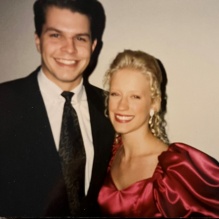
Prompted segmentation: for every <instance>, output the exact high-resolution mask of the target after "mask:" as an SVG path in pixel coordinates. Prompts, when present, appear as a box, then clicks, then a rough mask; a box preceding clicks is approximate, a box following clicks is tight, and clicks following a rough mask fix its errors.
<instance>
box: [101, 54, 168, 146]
mask: <svg viewBox="0 0 219 219" xmlns="http://www.w3.org/2000/svg"><path fill="white" fill-rule="evenodd" d="M125 68H128V69H134V70H138V71H140V72H142V73H143V74H145V75H146V76H147V77H148V79H149V81H150V90H151V99H152V102H153V101H155V100H156V101H158V102H159V107H158V110H156V111H155V113H154V116H153V117H152V121H151V123H150V124H149V128H150V130H151V132H152V134H153V135H154V136H155V137H157V138H159V139H160V140H161V141H163V142H164V143H166V144H169V140H168V136H167V134H166V129H165V126H166V121H165V119H164V115H163V113H161V112H160V109H161V107H160V103H161V96H162V95H161V83H162V73H161V70H160V67H159V64H158V62H157V59H156V58H154V57H153V56H151V55H149V54H147V53H145V52H142V51H133V50H124V51H123V52H121V53H118V55H117V56H116V57H115V59H114V60H113V61H112V63H111V64H110V68H109V69H108V71H107V72H106V74H105V76H104V81H103V83H104V88H105V90H106V92H105V96H106V98H105V104H106V111H105V114H106V115H108V100H109V85H110V80H111V77H112V75H113V73H115V72H117V71H118V70H121V69H125Z"/></svg>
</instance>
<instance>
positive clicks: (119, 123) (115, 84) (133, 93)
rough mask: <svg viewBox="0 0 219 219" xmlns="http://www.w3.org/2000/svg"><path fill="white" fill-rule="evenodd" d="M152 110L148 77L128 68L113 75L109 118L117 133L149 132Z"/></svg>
mask: <svg viewBox="0 0 219 219" xmlns="http://www.w3.org/2000/svg"><path fill="white" fill-rule="evenodd" d="M151 108H153V105H152V100H151V91H150V84H149V78H148V77H147V76H146V75H144V74H143V73H141V72H140V71H138V70H133V69H128V68H126V69H121V70H118V71H117V72H115V73H114V74H113V75H112V77H111V81H110V93H109V116H110V120H111V122H112V124H113V126H114V128H115V130H116V132H118V133H121V134H128V133H136V132H137V133H139V132H143V133H145V131H146V132H147V131H148V120H149V111H150V109H151Z"/></svg>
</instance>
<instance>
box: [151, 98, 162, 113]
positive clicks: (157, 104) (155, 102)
mask: <svg viewBox="0 0 219 219" xmlns="http://www.w3.org/2000/svg"><path fill="white" fill-rule="evenodd" d="M160 108H161V98H160V97H156V98H154V100H153V103H152V109H154V112H155V113H158V112H159V111H160Z"/></svg>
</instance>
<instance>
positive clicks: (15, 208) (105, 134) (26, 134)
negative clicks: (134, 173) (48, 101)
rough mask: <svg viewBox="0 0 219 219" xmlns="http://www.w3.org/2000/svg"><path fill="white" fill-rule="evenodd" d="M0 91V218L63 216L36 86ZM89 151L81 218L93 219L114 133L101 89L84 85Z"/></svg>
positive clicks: (33, 80) (25, 82)
mask: <svg viewBox="0 0 219 219" xmlns="http://www.w3.org/2000/svg"><path fill="white" fill-rule="evenodd" d="M38 70H39V69H37V70H36V71H35V72H33V73H31V74H30V75H29V76H28V77H26V78H22V79H17V80H14V81H10V82H5V83H2V84H1V85H0V216H25V217H31V216H33V217H40V216H69V209H68V205H67V196H66V190H65V186H64V182H63V176H62V171H61V165H60V161H59V156H58V152H57V150H56V147H55V143H54V140H53V136H52V131H51V128H50V124H49V120H48V116H47V112H46V109H45V105H44V102H43V99H42V96H41V93H40V90H39V86H38V82H37V74H38ZM85 89H86V93H87V98H88V105H89V112H90V119H91V128H92V136H93V145H94V163H93V170H92V177H91V183H90V188H89V191H88V194H87V196H86V197H85V200H84V202H83V212H82V213H81V215H82V216H98V208H97V205H96V200H97V195H98V191H99V189H100V187H101V184H102V183H103V180H104V177H105V174H106V170H107V165H108V162H109V159H110V156H111V146H112V143H113V138H114V131H113V128H112V126H111V123H110V121H109V119H107V118H106V117H105V116H104V108H105V106H104V97H103V92H102V90H101V89H99V88H97V87H94V86H92V85H90V84H87V83H86V84H85Z"/></svg>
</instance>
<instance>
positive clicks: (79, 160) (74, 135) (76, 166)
mask: <svg viewBox="0 0 219 219" xmlns="http://www.w3.org/2000/svg"><path fill="white" fill-rule="evenodd" d="M61 95H62V96H63V97H64V98H65V99H66V101H65V105H64V111H63V117H62V127H61V135H60V145H59V155H60V158H61V163H62V170H63V175H64V180H65V184H66V188H67V193H68V200H69V207H70V211H71V213H72V215H73V216H75V215H77V213H78V212H79V210H80V204H81V202H82V199H83V197H84V196H85V194H84V178H85V160H86V156H85V149H84V144H83V139H82V135H81V130H80V126H79V122H78V117H77V113H76V111H75V109H74V108H73V107H72V105H71V98H72V96H73V95H74V94H73V93H72V92H67V91H64V92H63V93H62V94H61Z"/></svg>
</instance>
